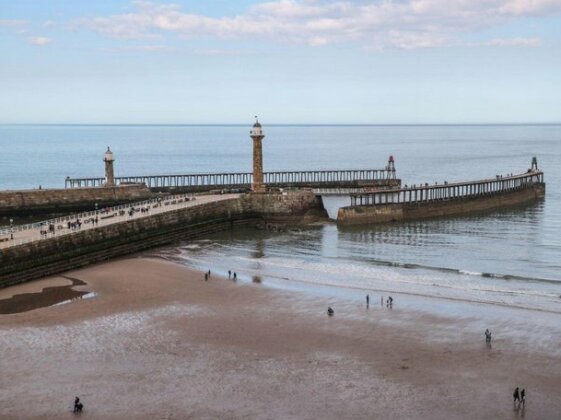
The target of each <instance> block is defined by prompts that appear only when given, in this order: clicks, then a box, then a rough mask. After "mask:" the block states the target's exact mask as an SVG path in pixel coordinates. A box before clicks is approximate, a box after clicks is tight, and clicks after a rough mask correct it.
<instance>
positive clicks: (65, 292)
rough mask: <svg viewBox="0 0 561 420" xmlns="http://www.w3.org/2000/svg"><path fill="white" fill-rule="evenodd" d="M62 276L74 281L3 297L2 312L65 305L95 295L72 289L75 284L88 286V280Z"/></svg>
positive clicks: (8, 312)
mask: <svg viewBox="0 0 561 420" xmlns="http://www.w3.org/2000/svg"><path fill="white" fill-rule="evenodd" d="M61 277H64V278H65V279H67V280H70V281H72V284H69V285H66V286H53V287H45V288H44V289H42V290H41V291H40V292H35V293H22V294H19V295H14V296H12V297H11V298H9V299H2V300H0V314H2V315H6V314H17V313H20V312H27V311H32V310H34V309H39V308H45V307H48V306H55V305H64V304H66V303H70V302H72V301H75V300H78V299H88V298H92V297H94V296H95V293H93V292H87V291H79V290H73V289H72V288H73V287H74V286H86V285H87V283H86V282H84V281H82V280H80V279H76V278H73V277H67V276H61Z"/></svg>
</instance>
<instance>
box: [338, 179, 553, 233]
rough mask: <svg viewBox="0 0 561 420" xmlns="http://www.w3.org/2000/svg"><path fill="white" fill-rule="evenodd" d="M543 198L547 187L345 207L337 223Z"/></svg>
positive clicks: (435, 214)
mask: <svg viewBox="0 0 561 420" xmlns="http://www.w3.org/2000/svg"><path fill="white" fill-rule="evenodd" d="M543 197H545V184H535V185H532V186H530V187H528V188H525V189H521V190H518V191H509V192H501V193H498V194H497V193H493V194H489V195H487V196H480V197H463V198H453V199H443V200H439V201H430V202H414V203H400V204H383V205H376V206H368V205H366V206H351V207H343V208H341V209H339V213H338V215H337V223H338V224H339V225H341V226H352V225H365V224H377V223H388V222H398V221H406V220H415V219H427V218H436V217H446V216H456V215H462V214H469V213H476V212H483V211H488V210H495V209H499V208H504V207H512V206H516V205H521V204H526V203H530V202H533V201H536V200H538V199H540V198H543Z"/></svg>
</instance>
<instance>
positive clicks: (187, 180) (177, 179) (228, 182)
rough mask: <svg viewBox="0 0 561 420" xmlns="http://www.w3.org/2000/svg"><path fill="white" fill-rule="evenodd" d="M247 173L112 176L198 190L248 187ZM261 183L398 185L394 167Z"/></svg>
mask: <svg viewBox="0 0 561 420" xmlns="http://www.w3.org/2000/svg"><path fill="white" fill-rule="evenodd" d="M252 182H253V174H252V173H250V172H239V173H214V174H185V175H144V176H122V177H115V184H116V185H126V184H145V185H146V186H147V187H148V188H150V189H151V190H152V191H177V192H201V191H208V190H213V189H249V188H250V187H251V183H252ZM263 182H264V184H265V185H267V186H268V187H273V188H291V187H295V188H339V187H348V188H350V187H355V188H359V187H363V186H371V187H374V186H376V187H377V186H393V187H395V186H399V185H400V181H399V180H398V179H396V175H395V169H393V170H389V169H343V170H326V171H282V172H264V173H263ZM104 184H105V178H70V177H67V178H66V180H65V188H82V187H100V186H103V185H104Z"/></svg>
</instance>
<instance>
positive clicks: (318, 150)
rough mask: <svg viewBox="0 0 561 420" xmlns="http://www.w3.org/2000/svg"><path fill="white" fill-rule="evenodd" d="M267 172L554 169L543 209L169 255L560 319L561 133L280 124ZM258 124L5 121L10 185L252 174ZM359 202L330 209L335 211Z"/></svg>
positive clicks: (227, 236)
mask: <svg viewBox="0 0 561 420" xmlns="http://www.w3.org/2000/svg"><path fill="white" fill-rule="evenodd" d="M263 126H264V131H265V135H266V137H265V139H264V141H263V149H264V167H265V170H266V171H275V170H279V171H280V170H314V169H317V170H324V169H363V168H364V169H376V168H383V167H384V166H385V165H386V163H387V160H388V157H389V156H390V155H392V156H394V158H395V162H396V169H397V175H398V177H399V178H401V179H402V182H403V183H404V184H420V183H425V182H428V183H434V182H439V183H442V182H444V181H448V182H452V181H464V180H476V179H481V178H489V177H495V176H496V175H499V174H503V175H505V174H508V173H512V172H514V173H519V172H524V171H526V170H527V169H528V168H529V167H530V163H531V159H532V157H534V156H535V157H537V159H538V165H539V167H540V169H542V170H543V171H544V173H545V181H546V184H547V187H546V197H545V199H544V200H543V201H540V202H537V203H535V204H532V205H528V206H522V207H518V208H511V209H504V210H500V211H494V212H490V213H485V214H477V215H469V216H461V217H448V218H442V219H433V220H421V221H410V222H402V223H392V224H385V225H379V226H361V227H353V228H341V227H338V226H337V225H336V224H335V223H322V224H318V225H314V226H309V227H304V228H297V227H294V228H291V229H288V230H287V231H286V232H267V231H261V230H257V229H247V228H244V229H239V230H237V231H234V232H223V233H219V234H215V235H212V236H209V237H207V238H204V239H201V240H198V241H190V242H185V243H179V244H174V245H173V246H168V247H164V248H161V249H159V250H157V251H156V253H157V255H159V256H161V257H164V258H167V259H170V260H173V261H176V262H179V263H181V264H185V265H188V266H191V267H195V268H201V269H208V268H210V267H212V269H213V271H214V272H216V273H220V274H226V273H227V271H228V270H231V271H235V272H236V273H237V275H238V278H239V279H240V280H241V281H254V282H261V283H270V284H272V285H275V286H276V287H287V288H291V287H292V288H294V287H296V288H298V287H304V288H307V289H314V288H317V289H318V290H319V289H322V288H325V287H329V288H340V289H341V290H354V291H357V293H364V292H366V293H369V292H371V293H373V294H376V296H377V295H378V294H380V295H386V296H387V295H388V294H393V295H399V294H403V295H411V296H428V297H432V298H442V299H449V300H450V299H451V300H461V301H467V302H476V303H487V304H496V305H504V306H510V307H520V308H527V309H533V310H539V311H549V312H557V313H561V191H560V188H559V186H560V185H561V125H555V124H548V125H360V126H355V125H267V123H266V121H263ZM250 129H251V124H248V125H198V126H189V125H174V126H167V125H138V126H134V125H4V126H0V146H1V151H2V153H1V158H0V162H1V165H0V189H2V190H7V189H9V190H17V189H27V188H38V187H39V186H41V188H51V187H53V188H62V187H64V179H65V177H66V176H71V177H101V176H103V162H102V157H103V153H104V152H105V149H106V148H107V147H108V146H110V147H111V150H112V151H113V152H114V154H115V159H116V161H115V172H116V175H117V176H119V175H123V176H125V175H131V176H134V175H146V174H182V173H212V172H250V171H251V154H252V144H251V139H250V138H249V130H250ZM348 202H349V199H348V198H345V197H343V198H331V199H326V200H325V205H326V207H327V208H328V210H329V214H330V215H331V216H334V215H335V214H336V212H337V209H338V207H339V206H343V205H347V204H348Z"/></svg>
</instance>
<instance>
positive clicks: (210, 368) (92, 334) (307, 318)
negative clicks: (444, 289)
mask: <svg viewBox="0 0 561 420" xmlns="http://www.w3.org/2000/svg"><path fill="white" fill-rule="evenodd" d="M65 275H67V276H69V277H72V278H77V279H80V280H82V281H85V282H86V283H87V286H76V287H75V289H76V290H87V291H93V292H95V293H96V294H97V295H96V297H95V298H92V299H87V300H81V301H74V302H72V303H69V304H65V305H59V306H52V307H46V308H41V309H36V310H33V311H28V312H23V313H19V314H12V315H1V316H0V348H1V351H2V354H1V357H0V370H1V376H0V418H2V419H12V418H21V419H34V418H44V419H58V418H71V417H73V414H72V413H71V412H70V405H71V404H72V402H73V399H74V396H75V395H78V396H80V397H81V398H82V401H83V402H84V405H85V412H84V413H82V415H81V416H82V417H87V418H92V419H93V418H110V419H129V418H130V419H136V418H142V419H229V418H257V419H320V418H321V419H354V418H357V419H394V418H395V419H401V418H403V419H413V418H415V419H417V418H419V419H455V418H466V419H468V418H469V419H478V418H492V419H511V418H522V417H525V418H527V419H559V418H561V354H560V352H559V349H560V348H561V341H560V338H559V334H557V335H556V334H555V332H556V331H557V332H558V331H559V329H558V328H557V326H559V325H561V322H559V321H561V316H560V315H557V314H548V313H544V314H535V313H532V314H530V312H531V311H526V312H523V311H520V310H519V311H518V312H517V315H516V317H514V318H516V319H522V320H527V321H523V322H521V323H519V322H518V321H516V319H511V318H510V316H509V315H508V314H509V312H505V313H504V314H503V315H501V316H502V318H500V319H501V320H502V321H501V322H500V323H499V322H497V323H496V325H501V328H507V329H508V328H512V329H516V330H517V331H518V333H517V334H514V335H511V336H505V337H503V338H498V339H496V340H495V342H494V343H493V347H492V348H488V347H487V346H486V345H485V343H484V339H483V334H482V330H479V323H478V315H477V313H478V311H479V310H480V309H481V308H478V307H476V308H475V309H474V308H472V312H470V315H469V316H467V315H466V316H454V315H449V316H442V315H439V316H437V315H435V314H430V313H428V312H426V311H421V310H415V309H412V308H411V307H409V308H407V309H402V308H400V307H399V300H398V301H396V305H395V307H394V309H393V310H389V309H387V308H385V307H380V305H379V299H380V297H379V296H375V295H374V296H372V303H373V305H372V306H371V308H370V309H369V310H366V308H365V307H364V305H363V302H356V301H353V300H349V299H348V298H344V297H333V296H322V295H313V294H309V293H297V292H293V291H281V290H275V289H271V288H267V287H265V286H264V285H259V284H243V283H240V282H238V283H234V282H232V281H229V280H228V279H222V278H218V277H215V276H212V277H211V279H210V281H208V282H205V281H204V280H203V279H204V277H203V274H201V273H198V272H195V271H193V270H189V269H187V268H185V267H182V266H180V265H175V264H173V263H169V262H166V261H163V260H158V259H150V258H130V259H125V260H117V261H112V262H109V263H105V264H100V265H96V266H92V267H89V268H86V269H82V270H76V271H72V272H69V273H66V274H65ZM37 284H39V283H36V284H35V285H34V286H30V285H23V286H16V287H14V288H10V289H8V290H5V291H2V295H1V298H6V297H9V296H12V295H13V294H18V293H24V292H29V291H37V290H38V287H37ZM44 284H46V285H48V286H53V285H65V284H69V281H68V280H66V279H63V278H60V277H53V278H51V279H47V280H46V281H45V282H44ZM447 304H448V305H456V306H454V307H455V308H459V307H458V306H457V305H460V304H459V303H454V302H452V303H450V302H448V303H447ZM328 305H331V306H333V307H334V308H335V311H336V313H335V316H334V317H328V316H327V315H326V308H327V306H328ZM483 306H484V305H483ZM462 311H463V309H461V310H458V312H462ZM452 313H453V311H452ZM540 320H547V322H546V323H545V324H542V323H541V321H540ZM521 328H522V330H520V329H521ZM560 328H561V327H560ZM530 331H531V332H533V333H532V334H533V335H532V337H541V338H540V339H538V340H536V339H534V338H533V339H532V340H531V343H528V342H526V341H525V340H524V337H525V336H526V332H527V333H528V334H529V333H530ZM552 334H553V335H552ZM515 386H521V387H525V388H526V389H527V393H528V403H527V404H526V408H525V409H524V410H522V409H520V410H515V409H514V408H513V405H512V391H513V388H514V387H515Z"/></svg>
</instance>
